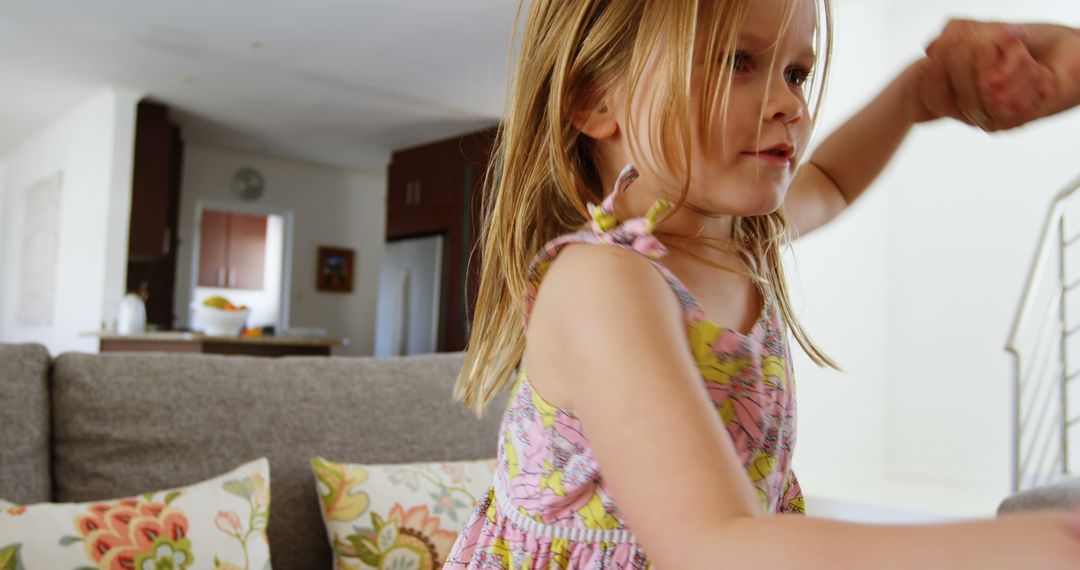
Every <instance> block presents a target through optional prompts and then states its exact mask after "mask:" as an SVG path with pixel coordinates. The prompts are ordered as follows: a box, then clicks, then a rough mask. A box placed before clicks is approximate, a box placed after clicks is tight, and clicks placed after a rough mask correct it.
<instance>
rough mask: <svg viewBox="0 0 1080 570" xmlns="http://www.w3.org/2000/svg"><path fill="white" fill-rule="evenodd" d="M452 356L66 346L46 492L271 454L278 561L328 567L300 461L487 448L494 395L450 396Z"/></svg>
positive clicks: (106, 489)
mask: <svg viewBox="0 0 1080 570" xmlns="http://www.w3.org/2000/svg"><path fill="white" fill-rule="evenodd" d="M462 363H463V356H462V355H461V354H450V355H431V356H422V357H407V358H387V359H381V358H380V359H375V358H311V357H305V358H283V359H268V358H250V357H238V356H227V357H226V356H203V355H172V354H119V353H110V354H101V355H88V354H65V355H62V356H61V357H59V358H58V359H57V360H56V362H55V365H54V371H53V390H52V400H53V412H54V417H55V422H54V426H53V478H54V486H55V495H54V499H55V500H58V501H87V500H95V499H103V498H110V497H118V496H124V495H131V494H135V493H140V492H145V491H150V490H155V489H164V488H169V487H174V486H180V485H186V484H190V483H194V482H197V481H200V480H203V479H207V478H209V477H212V476H214V475H217V474H220V473H223V472H225V471H227V470H229V469H231V468H233V467H235V466H237V465H239V464H240V463H243V462H245V461H249V460H251V459H254V458H256V457H260V456H264V455H265V456H267V457H269V459H270V480H271V493H272V499H271V513H270V528H269V535H270V545H271V555H272V557H273V564H274V568H275V569H279V570H290V569H318V568H330V567H331V556H330V549H329V546H328V544H327V540H326V535H325V532H324V530H323V525H322V522H321V519H320V514H319V507H318V497H317V495H316V493H315V483H314V478H313V477H312V475H311V471H310V467H309V465H310V460H311V457H312V456H314V455H322V456H324V457H326V458H328V459H332V460H338V461H349V462H363V463H397V462H411V461H429V460H463V459H478V458H484V457H493V456H494V455H495V450H496V438H497V431H498V422H499V420H500V416H501V411H502V407H501V406H503V405H504V401H505V400H504V401H503V402H500V403H497V404H495V405H493V407H492V408H491V413H489V414H488V415H487V416H486V417H485V418H484V419H483V420H478V419H476V417H475V416H473V415H472V414H471V413H469V412H468V411H467V410H465V409H464V408H463V407H462V406H461V405H460V404H458V403H456V402H453V401H452V399H451V388H452V385H453V382H454V379H455V377H456V375H457V373H458V371H459V370H460V369H461V366H462Z"/></svg>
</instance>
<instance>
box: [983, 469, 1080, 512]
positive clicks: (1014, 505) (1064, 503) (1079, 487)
mask: <svg viewBox="0 0 1080 570" xmlns="http://www.w3.org/2000/svg"><path fill="white" fill-rule="evenodd" d="M1071 507H1080V477H1076V478H1072V479H1067V480H1065V481H1062V482H1060V483H1056V484H1054V485H1047V486H1045V487H1037V488H1035V489H1030V490H1028V491H1023V492H1020V493H1017V494H1015V495H1013V496H1011V497H1009V498H1008V499H1005V500H1004V501H1003V502H1002V503H1001V506H1000V507H998V514H1006V513H1014V512H1018V511H1033V510H1041V509H1066V508H1071Z"/></svg>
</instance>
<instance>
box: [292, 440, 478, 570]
mask: <svg viewBox="0 0 1080 570" xmlns="http://www.w3.org/2000/svg"><path fill="white" fill-rule="evenodd" d="M311 469H312V471H313V472H314V474H315V480H316V489H317V491H318V493H319V499H320V502H321V505H322V515H323V521H324V522H325V523H326V535H327V537H328V538H329V541H330V545H331V548H332V549H333V550H334V566H333V567H334V568H367V567H374V568H441V567H442V563H443V561H445V560H446V557H447V556H449V555H450V550H451V549H452V548H453V546H454V541H455V540H457V537H458V534H460V533H461V529H462V528H464V527H465V522H466V521H467V520H468V519H469V517H470V516H471V515H472V514H473V511H475V510H476V504H477V503H478V502H479V501H480V499H481V498H483V497H486V496H487V495H488V491H489V490H490V489H491V482H492V480H493V479H494V475H495V460H494V459H488V460H475V461H455V462H440V463H397V464H392V465H362V464H355V463H334V462H332V461H327V460H325V459H323V458H321V457H316V458H314V459H312V461H311Z"/></svg>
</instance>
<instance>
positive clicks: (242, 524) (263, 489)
mask: <svg viewBox="0 0 1080 570" xmlns="http://www.w3.org/2000/svg"><path fill="white" fill-rule="evenodd" d="M0 508H2V510H0V570H23V569H24V568H26V569H30V570H35V569H38V568H49V569H57V570H93V569H95V568H97V569H100V570H119V569H127V568H132V569H136V570H157V569H161V568H170V569H172V570H196V569H203V568H218V569H222V570H240V569H243V570H268V569H269V568H270V546H269V544H268V543H267V541H266V525H267V523H268V522H269V518H270V464H269V463H268V462H267V460H266V458H261V459H257V460H255V461H252V462H251V463H247V464H245V465H242V466H240V467H238V468H236V469H234V470H233V471H230V472H229V473H226V474H224V475H221V476H219V477H215V478H213V479H210V480H208V481H204V482H202V483H196V484H194V485H190V486H187V487H181V488H177V489H169V490H165V491H154V492H150V493H146V494H143V495H139V496H137V497H127V498H122V499H114V500H108V501H92V502H87V503H39V504H36V505H26V506H19V505H12V504H11V503H7V502H5V501H2V500H0Z"/></svg>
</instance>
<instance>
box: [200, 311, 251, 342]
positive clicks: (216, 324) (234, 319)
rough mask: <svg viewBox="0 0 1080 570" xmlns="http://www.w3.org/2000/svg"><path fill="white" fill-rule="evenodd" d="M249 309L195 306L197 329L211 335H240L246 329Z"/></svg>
mask: <svg viewBox="0 0 1080 570" xmlns="http://www.w3.org/2000/svg"><path fill="white" fill-rule="evenodd" d="M250 313H251V311H250V310H249V309H239V310H235V311H226V310H225V309H218V308H215V307H207V306H206V305H196V306H195V322H196V323H197V326H196V330H201V331H202V332H204V333H206V334H207V335H209V336H239V335H240V333H241V332H243V331H244V324H245V323H246V322H247V318H248V315H249V314H250Z"/></svg>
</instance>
